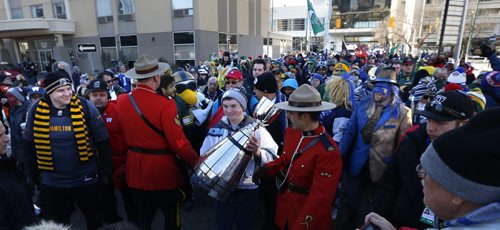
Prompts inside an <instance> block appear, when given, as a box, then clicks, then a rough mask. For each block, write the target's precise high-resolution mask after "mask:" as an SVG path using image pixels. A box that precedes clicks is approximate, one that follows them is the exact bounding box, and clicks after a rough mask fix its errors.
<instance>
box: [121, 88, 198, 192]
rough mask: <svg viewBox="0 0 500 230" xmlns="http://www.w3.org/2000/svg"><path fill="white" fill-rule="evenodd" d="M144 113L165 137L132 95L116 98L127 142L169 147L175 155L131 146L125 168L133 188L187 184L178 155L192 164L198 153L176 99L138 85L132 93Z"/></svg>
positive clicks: (136, 145)
mask: <svg viewBox="0 0 500 230" xmlns="http://www.w3.org/2000/svg"><path fill="white" fill-rule="evenodd" d="M132 95H133V96H134V99H135V101H136V102H137V105H138V106H139V109H140V110H141V111H142V113H143V115H144V116H145V117H146V118H147V119H148V120H149V121H150V122H151V123H152V124H153V125H154V126H155V127H157V128H158V129H161V130H162V131H163V133H164V134H165V137H162V136H160V135H159V134H158V133H156V132H155V131H154V130H152V129H151V128H150V127H149V126H148V125H146V123H144V121H143V120H142V119H141V118H140V117H139V115H138V114H137V112H136V111H135V109H134V107H133V105H132V103H131V101H130V99H129V96H128V95H127V94H122V95H120V96H119V97H118V99H117V105H116V111H117V115H119V119H118V120H119V121H120V124H121V127H122V130H123V135H124V136H125V142H126V143H127V145H128V146H129V147H130V146H133V147H138V148H143V149H148V150H170V151H173V152H174V153H175V154H147V153H140V152H136V151H132V150H130V149H128V152H127V161H126V169H127V170H126V171H127V175H126V177H127V183H128V186H129V187H131V188H136V189H142V190H169V189H176V188H179V187H181V186H182V185H183V184H184V181H183V178H182V175H181V172H180V169H179V168H178V167H177V165H176V155H177V156H179V157H180V158H181V160H183V161H185V162H186V163H187V164H188V165H190V166H193V165H194V164H195V162H196V160H197V159H198V155H197V154H196V152H195V151H194V150H193V148H192V147H191V144H190V143H189V141H188V140H187V139H186V137H185V136H184V133H183V131H182V127H181V125H180V123H179V119H178V117H177V109H176V105H175V101H174V100H171V99H167V98H166V97H163V96H161V95H158V94H156V93H155V91H154V90H153V89H151V88H150V87H148V86H147V85H144V84H138V85H137V88H136V89H135V90H134V91H133V92H132Z"/></svg>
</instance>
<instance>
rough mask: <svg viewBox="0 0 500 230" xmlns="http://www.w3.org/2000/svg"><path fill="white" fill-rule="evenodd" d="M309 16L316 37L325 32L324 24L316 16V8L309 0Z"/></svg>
mask: <svg viewBox="0 0 500 230" xmlns="http://www.w3.org/2000/svg"><path fill="white" fill-rule="evenodd" d="M307 14H308V15H309V21H310V22H311V27H312V30H313V33H314V35H316V34H318V33H319V32H321V31H324V30H325V27H323V23H321V22H320V21H319V18H318V16H316V12H314V8H313V5H312V4H311V1H310V0H307Z"/></svg>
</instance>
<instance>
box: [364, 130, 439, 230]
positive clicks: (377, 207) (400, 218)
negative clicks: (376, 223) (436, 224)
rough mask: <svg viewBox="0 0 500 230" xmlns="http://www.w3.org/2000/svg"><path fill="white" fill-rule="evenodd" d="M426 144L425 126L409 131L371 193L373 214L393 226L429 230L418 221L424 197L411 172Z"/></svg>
mask: <svg viewBox="0 0 500 230" xmlns="http://www.w3.org/2000/svg"><path fill="white" fill-rule="evenodd" d="M429 144H430V139H429V136H428V135H427V132H426V125H425V124H423V125H420V126H418V125H417V126H414V127H412V128H410V129H409V130H408V131H407V133H406V136H405V137H404V138H403V140H402V141H401V142H400V144H399V147H398V148H397V149H396V152H395V153H394V154H393V156H392V160H391V162H390V163H389V165H387V168H386V170H385V172H384V176H383V178H382V180H381V182H380V185H379V187H378V189H377V193H376V194H375V200H374V211H375V212H376V213H379V214H380V215H382V216H383V217H385V218H387V219H388V220H389V221H390V222H391V223H393V224H394V225H395V226H397V227H412V228H418V229H423V228H429V227H431V226H429V225H426V224H424V223H422V222H420V217H421V215H422V212H423V210H424V208H425V206H424V203H423V198H424V194H423V192H422V189H423V187H422V183H421V181H420V178H419V177H418V176H417V173H416V171H415V169H416V167H417V165H418V164H420V156H421V155H422V153H424V151H425V149H426V148H427V146H428V145H429Z"/></svg>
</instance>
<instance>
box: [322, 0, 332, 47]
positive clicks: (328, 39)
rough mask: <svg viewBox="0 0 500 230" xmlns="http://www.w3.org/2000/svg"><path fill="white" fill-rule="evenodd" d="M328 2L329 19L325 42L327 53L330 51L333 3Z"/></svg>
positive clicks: (326, 25)
mask: <svg viewBox="0 0 500 230" xmlns="http://www.w3.org/2000/svg"><path fill="white" fill-rule="evenodd" d="M327 1H328V17H327V18H326V20H325V32H324V33H325V38H324V39H323V40H324V43H325V44H324V46H323V47H324V48H325V49H326V52H327V53H328V51H330V48H331V46H330V22H331V20H332V13H333V12H332V1H333V0H327Z"/></svg>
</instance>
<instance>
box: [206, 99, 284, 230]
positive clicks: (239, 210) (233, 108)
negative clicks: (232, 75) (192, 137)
mask: <svg viewBox="0 0 500 230" xmlns="http://www.w3.org/2000/svg"><path fill="white" fill-rule="evenodd" d="M246 105H247V98H246V96H245V94H244V93H243V92H241V91H240V90H238V89H230V90H228V91H226V92H225V93H224V94H223V96H222V107H223V109H224V117H223V118H222V119H221V121H220V122H219V123H218V124H216V125H215V126H214V127H213V128H211V129H210V130H209V131H208V135H207V137H206V138H205V140H204V142H203V145H202V147H201V149H200V154H201V155H204V154H206V153H207V151H208V150H209V149H210V148H211V147H212V146H214V145H215V144H217V143H218V142H219V141H220V140H222V139H224V138H225V137H227V136H229V135H231V134H233V133H235V132H237V131H238V130H240V129H242V128H244V127H246V126H248V125H250V124H251V123H252V122H253V121H254V119H253V118H252V117H251V116H249V115H246V114H245V112H244V111H245V109H246ZM246 150H247V151H249V152H251V153H252V158H251V159H250V161H249V163H248V165H247V167H246V170H245V172H244V173H243V176H242V178H241V180H240V183H239V185H238V187H237V189H236V190H235V191H233V192H232V193H231V194H230V195H229V198H228V199H227V200H226V201H219V200H215V223H216V229H218V230H222V229H232V227H233V224H235V225H236V228H237V229H238V230H246V229H248V230H249V229H252V219H253V217H254V216H255V213H256V211H257V208H258V206H259V204H260V197H259V191H258V188H259V186H258V185H257V184H255V183H254V182H253V181H252V176H253V172H254V169H255V166H256V164H260V165H263V164H265V163H267V162H269V161H272V160H273V159H274V158H275V157H276V156H277V152H278V145H277V144H276V142H274V140H273V138H272V137H271V135H270V134H269V132H268V131H267V130H266V129H265V128H264V127H260V128H258V129H257V130H256V132H255V135H254V137H253V138H252V139H250V142H249V143H248V144H247V146H246Z"/></svg>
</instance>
